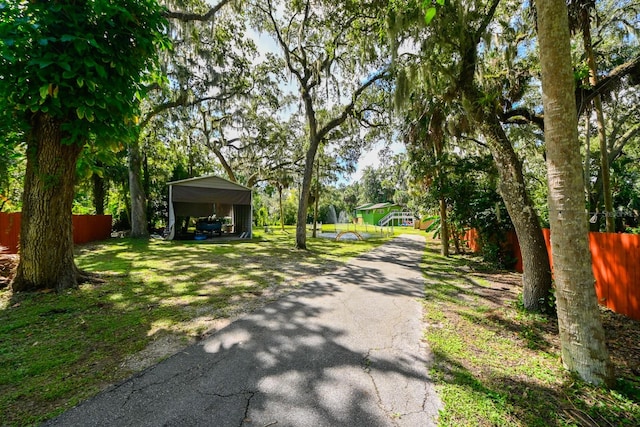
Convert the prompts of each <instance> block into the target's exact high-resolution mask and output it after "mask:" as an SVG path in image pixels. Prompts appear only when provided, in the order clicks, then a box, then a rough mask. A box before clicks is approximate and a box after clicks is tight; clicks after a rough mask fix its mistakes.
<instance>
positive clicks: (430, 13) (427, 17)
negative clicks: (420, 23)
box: [424, 7, 436, 24]
mask: <svg viewBox="0 0 640 427" xmlns="http://www.w3.org/2000/svg"><path fill="white" fill-rule="evenodd" d="M435 16H436V8H435V7H430V8H429V9H427V10H426V12H425V13H424V21H425V22H426V23H427V24H430V23H431V21H432V20H433V18H434V17H435Z"/></svg>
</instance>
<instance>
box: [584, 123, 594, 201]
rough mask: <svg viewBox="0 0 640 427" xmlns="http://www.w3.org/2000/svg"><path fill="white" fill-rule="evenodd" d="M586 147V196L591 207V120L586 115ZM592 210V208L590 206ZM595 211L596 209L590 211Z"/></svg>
mask: <svg viewBox="0 0 640 427" xmlns="http://www.w3.org/2000/svg"><path fill="white" fill-rule="evenodd" d="M585 129H586V130H585V138H584V139H585V146H584V194H585V195H586V201H587V204H588V205H589V206H590V205H591V197H590V195H591V135H590V132H591V119H590V117H589V115H588V114H587V115H586V120H585ZM590 208H591V206H590ZM590 210H595V209H590Z"/></svg>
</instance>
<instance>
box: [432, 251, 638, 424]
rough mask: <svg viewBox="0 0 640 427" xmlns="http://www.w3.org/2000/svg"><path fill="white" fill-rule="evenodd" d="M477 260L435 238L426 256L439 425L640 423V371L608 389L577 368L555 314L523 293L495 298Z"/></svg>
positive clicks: (433, 369) (433, 373)
mask: <svg viewBox="0 0 640 427" xmlns="http://www.w3.org/2000/svg"><path fill="white" fill-rule="evenodd" d="M477 267H481V266H478V265H475V264H474V262H473V260H471V259H469V258H465V257H451V258H446V259H445V258H443V257H441V256H440V255H438V254H437V244H436V243H434V242H430V243H429V247H428V250H427V251H426V252H425V256H424V260H423V269H424V274H425V279H426V290H425V295H426V296H425V299H424V308H425V311H424V312H425V321H426V323H427V325H428V327H427V329H426V331H425V339H426V340H427V342H428V343H429V346H430V348H431V350H432V351H433V353H434V356H435V365H434V366H433V368H432V372H431V374H432V377H433V378H434V381H435V383H436V389H437V391H438V394H439V396H440V398H441V399H442V402H443V405H444V408H443V409H442V410H441V413H440V419H439V425H441V426H580V425H593V426H612V425H615V426H635V425H640V400H639V398H640V395H639V394H638V390H637V389H634V384H638V380H639V379H638V378H637V377H635V378H621V379H620V380H619V387H618V389H617V390H612V391H608V390H605V389H603V388H597V387H592V386H590V385H587V384H585V383H583V382H581V381H579V380H577V379H576V378H573V377H572V376H570V375H569V374H568V373H567V372H566V371H565V370H564V369H563V368H562V365H561V362H560V355H559V349H558V346H557V340H556V339H554V338H557V326H556V323H555V319H552V318H548V317H545V316H542V315H536V314H529V313H525V312H523V311H522V310H520V309H519V308H518V304H517V301H512V302H511V303H508V304H502V305H500V304H498V305H493V306H490V305H488V303H487V301H486V300H485V299H484V298H483V297H482V296H481V294H480V293H479V292H478V286H480V287H486V286H488V282H487V281H486V280H484V281H483V280H480V279H479V278H475V277H470V276H471V272H472V271H474V270H476V269H477ZM480 270H481V269H480ZM485 291H486V290H485Z"/></svg>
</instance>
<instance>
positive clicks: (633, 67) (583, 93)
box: [576, 56, 640, 116]
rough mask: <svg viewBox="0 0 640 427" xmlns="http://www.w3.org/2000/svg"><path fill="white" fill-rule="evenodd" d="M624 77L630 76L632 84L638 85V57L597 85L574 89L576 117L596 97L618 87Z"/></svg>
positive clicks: (620, 66)
mask: <svg viewBox="0 0 640 427" xmlns="http://www.w3.org/2000/svg"><path fill="white" fill-rule="evenodd" d="M626 76H632V77H633V79H634V81H633V83H634V84H639V83H640V56H637V57H636V58H634V59H632V60H631V61H628V62H626V63H624V64H622V65H619V66H617V67H616V68H614V69H613V70H611V72H610V73H609V74H608V75H607V76H606V77H604V78H603V79H601V80H600V81H599V82H598V84H596V85H595V86H593V87H592V88H590V89H583V88H578V89H576V106H577V108H578V116H580V115H582V113H583V112H584V110H585V108H586V107H587V106H588V105H589V103H590V102H591V101H592V100H593V98H595V97H596V96H598V95H606V94H607V93H609V92H611V91H612V90H614V89H615V88H616V87H618V85H620V83H621V81H622V79H623V78H624V77H626Z"/></svg>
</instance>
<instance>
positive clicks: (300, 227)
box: [296, 139, 319, 249]
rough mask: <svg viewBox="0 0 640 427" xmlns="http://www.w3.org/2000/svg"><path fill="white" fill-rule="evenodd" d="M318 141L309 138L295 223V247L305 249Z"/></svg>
mask: <svg viewBox="0 0 640 427" xmlns="http://www.w3.org/2000/svg"><path fill="white" fill-rule="evenodd" d="M318 145H319V141H315V140H314V139H311V141H310V144H309V149H308V150H307V155H306V160H305V167H304V176H303V177H302V188H301V189H300V199H299V202H298V217H297V218H298V219H297V223H296V248H298V249H307V209H308V208H309V194H310V193H311V180H312V176H313V163H314V162H315V158H316V152H317V151H318Z"/></svg>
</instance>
